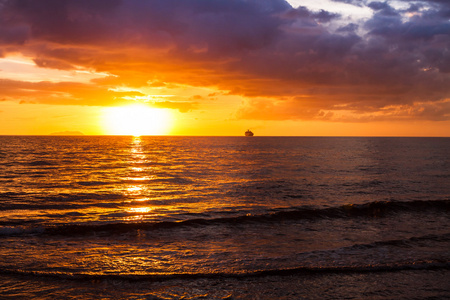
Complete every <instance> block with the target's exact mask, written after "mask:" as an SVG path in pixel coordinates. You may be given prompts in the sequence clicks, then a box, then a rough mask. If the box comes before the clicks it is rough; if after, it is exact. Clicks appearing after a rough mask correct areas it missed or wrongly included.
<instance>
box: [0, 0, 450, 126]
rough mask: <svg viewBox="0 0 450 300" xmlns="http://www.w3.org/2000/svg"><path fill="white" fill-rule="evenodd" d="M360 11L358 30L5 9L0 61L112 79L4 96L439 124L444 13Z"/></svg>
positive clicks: (29, 6) (277, 11) (250, 14)
mask: <svg viewBox="0 0 450 300" xmlns="http://www.w3.org/2000/svg"><path fill="white" fill-rule="evenodd" d="M418 4H420V5H418ZM358 5H366V4H365V3H360V2H358ZM367 6H368V7H369V8H370V9H372V11H373V16H372V17H371V18H370V19H368V20H361V21H360V22H359V23H357V24H355V23H348V22H347V21H346V19H343V18H341V17H340V16H339V15H337V14H333V13H330V12H327V11H326V10H322V11H320V12H314V11H311V10H309V9H308V8H306V7H299V8H292V7H291V6H290V5H289V4H288V3H287V2H285V1H283V0H258V1H244V0H238V1H199V0H186V1H175V0H164V1H163V0H157V1H138V0H122V1H120V0H108V1H107V0H97V1H75V0H42V1H30V0H14V1H11V0H6V1H3V2H2V6H1V7H0V28H1V29H0V47H1V49H2V50H1V54H0V55H8V53H17V52H18V53H22V54H23V55H25V56H28V57H33V60H34V62H35V63H36V65H37V66H39V67H42V68H52V69H58V70H75V69H77V68H84V69H86V70H95V71H96V72H105V73H108V74H113V75H114V76H109V77H105V78H101V79H96V80H92V81H91V82H90V83H62V82H60V83H50V82H38V83H27V82H19V81H11V80H9V81H8V80H7V79H3V80H2V81H1V82H0V89H1V96H2V97H7V98H8V99H10V98H11V99H12V98H14V99H20V100H23V101H33V102H37V103H52V104H80V105H116V104H118V103H122V102H124V101H126V100H125V99H124V98H123V95H124V94H126V93H118V92H114V91H111V88H114V87H116V86H126V87H130V88H144V87H145V88H165V87H167V86H168V85H170V84H175V85H189V86H195V87H209V88H214V89H216V90H220V91H222V92H223V93H228V94H234V95H241V96H243V97H246V98H247V101H246V103H245V105H242V106H241V107H240V108H238V111H237V112H236V116H237V117H238V118H249V119H266V120H283V119H308V120H316V119H320V120H339V119H340V120H342V119H345V118H346V120H354V121H360V120H362V119H364V120H370V119H371V118H373V119H379V118H385V119H391V118H392V119H399V118H403V119H408V118H409V119H414V118H420V119H429V120H448V119H449V118H450V116H449V114H448V99H449V98H450V85H449V84H448V82H450V55H449V52H448V49H449V48H450V32H449V30H448V28H449V26H450V23H449V20H448V17H446V12H448V10H449V9H450V4H448V3H446V2H444V1H435V2H434V3H433V5H429V3H428V2H427V1H422V0H418V1H416V2H415V4H414V5H410V6H409V8H405V9H395V8H394V7H393V6H391V5H390V1H389V0H388V1H385V2H371V3H369V4H367ZM419 9H420V13H415V12H417V10H419ZM0 75H1V73H0ZM132 96H137V94H136V93H134V94H133V93H130V97H132ZM192 100H193V101H190V100H188V101H186V99H175V98H174V99H170V101H169V100H167V101H156V102H154V105H155V106H159V107H166V108H174V109H179V110H180V111H183V112H187V111H190V110H193V109H197V108H200V107H201V106H202V104H203V103H204V102H205V101H207V98H204V99H192ZM344 112H345V113H344Z"/></svg>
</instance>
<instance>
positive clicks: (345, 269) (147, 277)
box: [0, 261, 450, 281]
mask: <svg viewBox="0 0 450 300" xmlns="http://www.w3.org/2000/svg"><path fill="white" fill-rule="evenodd" d="M424 270H425V271H428V270H429V271H435V270H450V262H441V261H417V262H411V263H404V264H380V265H357V266H336V267H334V266H330V267H321V266H318V267H294V268H283V269H266V270H254V271H248V270H243V271H237V272H221V271H217V272H214V271H213V272H208V273H189V272H186V273H144V274H142V273H139V274H136V273H121V274H103V273H71V272H60V271H41V270H24V269H11V268H2V269H0V274H2V275H13V276H14V275H16V276H37V277H40V278H41V277H53V278H59V279H66V280H67V279H68V280H82V281H84V280H87V281H91V280H99V279H100V280H103V279H105V280H127V281H166V280H174V279H181V280H192V279H221V278H251V277H266V276H294V275H316V274H333V273H335V274H336V273H337V274H339V273H347V274H348V273H356V274H358V273H378V272H400V271H424Z"/></svg>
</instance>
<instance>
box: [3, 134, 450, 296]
mask: <svg viewBox="0 0 450 300" xmlns="http://www.w3.org/2000/svg"><path fill="white" fill-rule="evenodd" d="M0 298H1V299H450V138H409V137H258V136H255V137H181V136H141V137H132V136H0Z"/></svg>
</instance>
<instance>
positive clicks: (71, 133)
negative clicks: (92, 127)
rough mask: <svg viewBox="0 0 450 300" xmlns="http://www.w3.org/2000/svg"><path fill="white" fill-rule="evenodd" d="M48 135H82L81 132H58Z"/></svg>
mask: <svg viewBox="0 0 450 300" xmlns="http://www.w3.org/2000/svg"><path fill="white" fill-rule="evenodd" d="M50 135H84V133H82V132H81V131H59V132H53V133H50Z"/></svg>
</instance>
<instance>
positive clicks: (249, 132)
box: [245, 129, 253, 136]
mask: <svg viewBox="0 0 450 300" xmlns="http://www.w3.org/2000/svg"><path fill="white" fill-rule="evenodd" d="M245 136H253V132H251V131H250V129H248V130H247V131H246V132H245Z"/></svg>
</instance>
